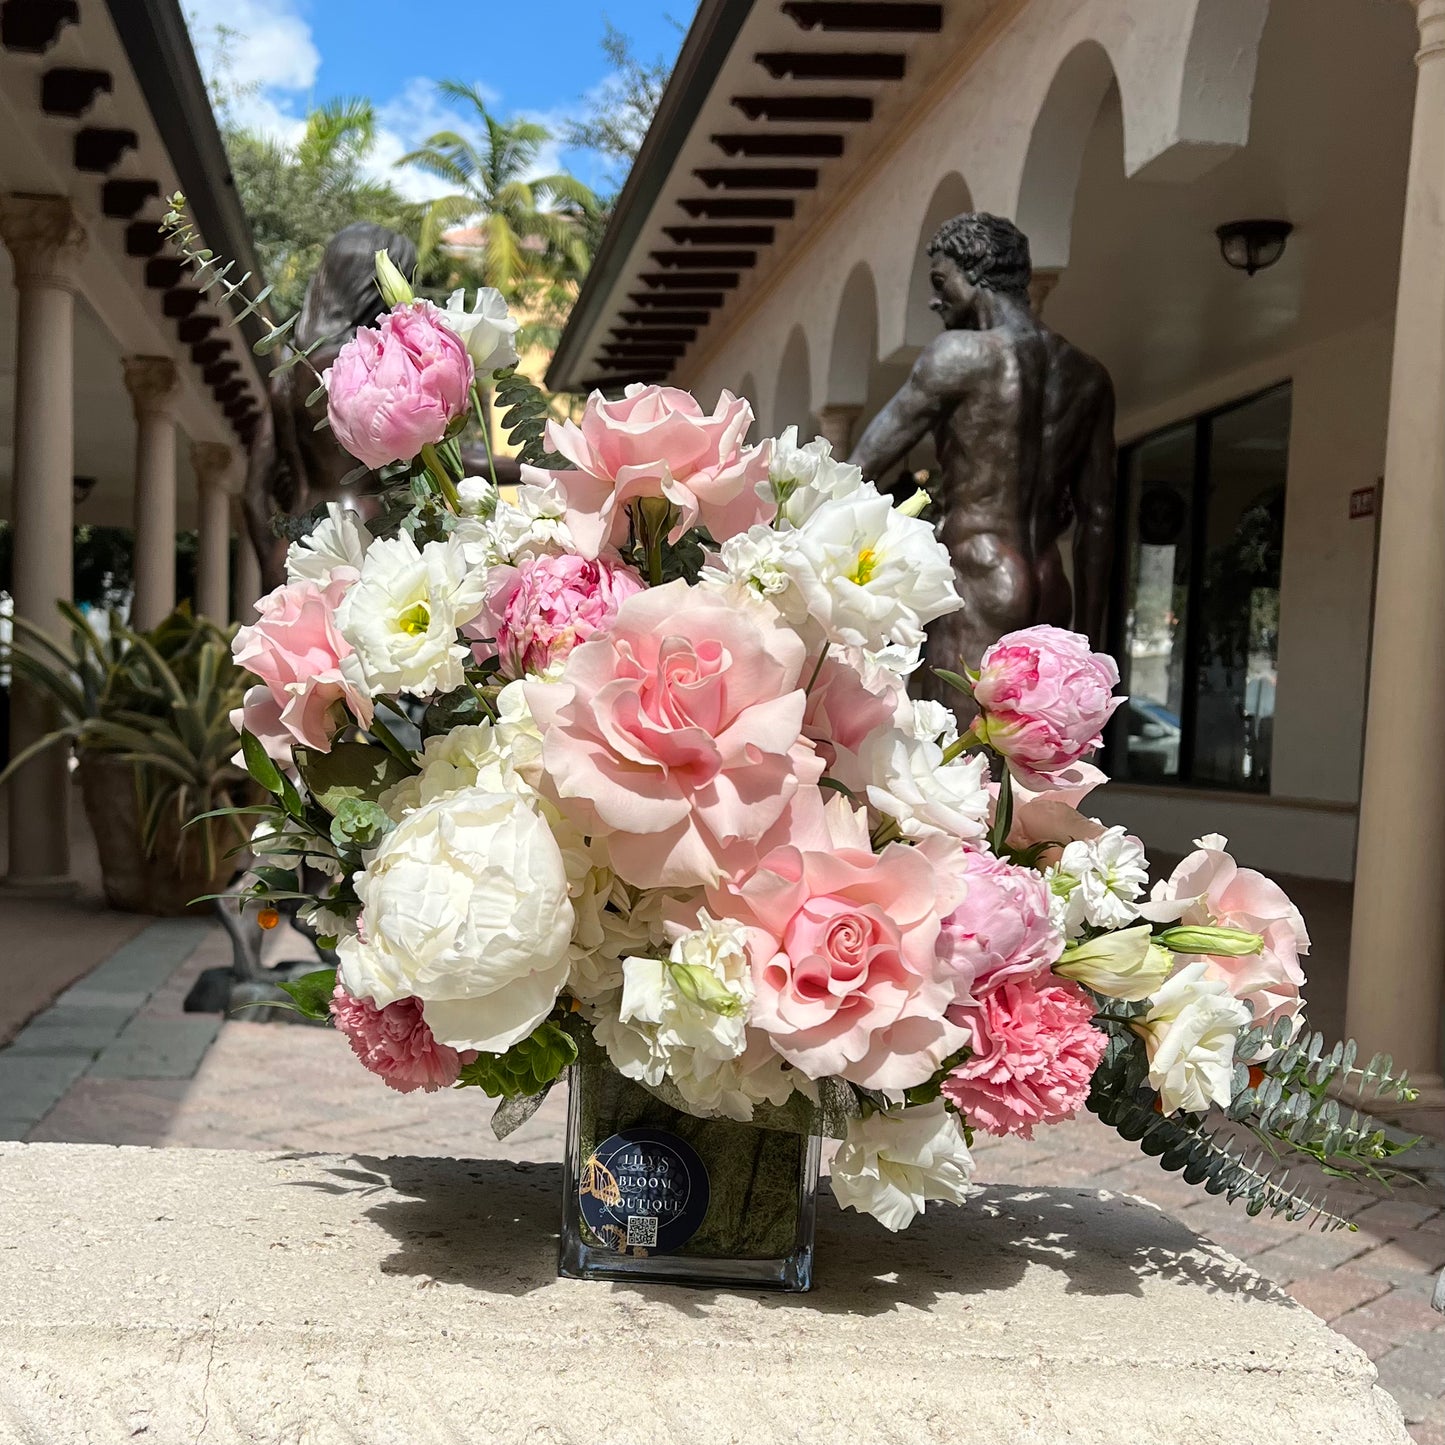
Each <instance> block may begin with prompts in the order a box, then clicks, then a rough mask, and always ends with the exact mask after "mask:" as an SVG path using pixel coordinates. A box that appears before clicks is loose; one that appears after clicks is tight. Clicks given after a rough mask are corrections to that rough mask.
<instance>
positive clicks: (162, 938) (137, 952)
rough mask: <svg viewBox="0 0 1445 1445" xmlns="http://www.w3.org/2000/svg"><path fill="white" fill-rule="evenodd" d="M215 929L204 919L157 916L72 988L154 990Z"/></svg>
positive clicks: (120, 990)
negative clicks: (158, 917) (157, 917)
mask: <svg viewBox="0 0 1445 1445" xmlns="http://www.w3.org/2000/svg"><path fill="white" fill-rule="evenodd" d="M214 929H215V924H213V923H212V922H211V921H210V920H209V919H206V918H160V919H157V920H156V921H155V922H154V923H152V924H150V925H149V926H148V927H147V928H146V929H145V930H144V931H143V932H141V933H139V934H137V935H136V936H135V937H134V938H132V939H131V940H130V941H129V942H128V943H123V944H122V945H121V946H120V947H119V948H118V949H116V951H115V952H114V953H112V954H111V955H110V957H109V958H107V959H106V961H105V962H104V963H103V964H101V966H100V967H99V968H97V969H96V970H95V971H94V973H92V974H91V975H90V976H89V977H88V978H87V979H86V980H84V982H83V983H80V984H77V985H75V987H76V988H84V987H86V986H90V987H94V988H98V989H113V990H116V991H118V992H122V993H124V992H128V991H132V990H140V989H143V990H144V991H145V992H146V993H148V994H150V993H154V992H155V991H156V990H157V989H158V988H160V987H162V986H163V985H164V984H165V983H166V981H167V980H168V979H169V978H170V976H171V975H172V974H173V973H174V972H175V971H176V969H177V968H179V967H180V965H181V964H182V963H184V962H185V960H186V959H187V958H189V957H190V955H191V954H192V953H194V952H195V950H196V949H197V947H199V945H200V944H201V942H202V941H203V940H204V939H205V938H206V936H207V935H208V934H209V933H211V932H212V931H213V930H214ZM64 997H65V995H64V994H62V995H61V998H62V999H64Z"/></svg>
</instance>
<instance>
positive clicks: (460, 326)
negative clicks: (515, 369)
mask: <svg viewBox="0 0 1445 1445" xmlns="http://www.w3.org/2000/svg"><path fill="white" fill-rule="evenodd" d="M441 319H442V320H443V321H445V322H446V324H447V325H448V326H450V327H451V329H452V330H453V331H455V332H456V334H457V335H458V336H460V337H461V339H462V341H463V343H464V344H465V345H466V348H467V352H468V354H469V355H470V356H471V358H472V365H473V366H474V367H476V371H477V379H478V381H482V380H485V379H486V378H487V377H489V376H490V375H491V374H492V372H494V371H501V370H502V369H503V368H504V367H507V366H515V365H516V364H517V344H516V341H515V337H516V335H517V332H518V330H519V329H520V328H521V325H522V323H521V322H520V321H517V320H515V319H514V318H513V316H512V314H511V312H510V311H508V310H507V303H506V302H505V301H504V300H503V299H502V293H501V292H500V291H498V290H497V289H496V288H495V287H494V286H480V287H478V288H477V296H476V300H475V301H474V302H473V303H472V309H471V310H470V311H468V310H467V293H466V292H465V291H464V290H460V289H459V290H456V291H453V292H452V294H451V295H450V296H448V297H447V304H446V307H445V309H444V310H443V311H442V313H441Z"/></svg>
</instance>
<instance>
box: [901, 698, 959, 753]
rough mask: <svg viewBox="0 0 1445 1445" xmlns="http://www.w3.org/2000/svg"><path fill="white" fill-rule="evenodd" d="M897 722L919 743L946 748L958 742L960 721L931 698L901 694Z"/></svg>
mask: <svg viewBox="0 0 1445 1445" xmlns="http://www.w3.org/2000/svg"><path fill="white" fill-rule="evenodd" d="M895 721H896V723H897V725H898V726H899V727H901V728H902V729H903V730H904V731H905V732H907V733H910V734H912V736H914V737H915V738H917V739H918V740H919V742H927V743H937V744H938V745H939V747H943V748H946V747H947V746H948V745H949V744H950V743H956V742H957V741H958V719H957V718H956V717H954V715H953V714H952V713H951V712H950V711H949V710H948V709H947V708H946V707H944V705H943V704H942V703H941V702H934V701H933V700H932V699H931V698H926V697H909V696H908V694H907V693H906V692H905V693H900V694H899V697H898V712H897V714H896V716H895Z"/></svg>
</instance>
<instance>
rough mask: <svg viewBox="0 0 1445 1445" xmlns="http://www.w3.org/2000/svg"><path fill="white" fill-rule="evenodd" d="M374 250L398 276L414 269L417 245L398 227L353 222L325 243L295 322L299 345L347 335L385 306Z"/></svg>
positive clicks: (344, 338)
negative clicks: (390, 262) (393, 266)
mask: <svg viewBox="0 0 1445 1445" xmlns="http://www.w3.org/2000/svg"><path fill="white" fill-rule="evenodd" d="M378 251H385V252H386V253H387V254H388V255H389V256H390V257H391V259H392V260H393V261H395V262H396V265H397V269H398V270H399V271H400V272H401V273H402V275H403V276H411V275H412V274H413V273H414V272H415V270H416V260H417V258H416V247H415V246H414V245H412V243H411V242H410V241H409V240H408V239H407V238H406V237H405V236H403V235H401V234H400V233H399V232H397V231H392V230H389V229H388V228H387V227H385V226H377V225H373V224H372V223H371V222H370V221H353V222H352V224H351V225H349V226H345V227H343V228H342V229H341V230H339V231H338V232H337V233H336V234H335V235H334V236H333V237H332V238H331V239H330V240H329V241H328V242H327V243H326V250H325V252H324V254H323V255H322V257H321V264H320V265H319V266H318V267H317V268H316V274H315V275H314V276H312V278H311V280H310V281H309V282H308V283H307V286H306V299H305V301H304V302H303V303H302V306H301V316H300V318H299V319H298V321H297V323H296V339H297V341H298V342H299V343H300V344H301V345H302V346H309V345H310V344H311V343H312V342H313V341H317V340H319V339H321V338H322V337H330V336H337V335H340V337H341V339H342V340H348V339H349V338H350V335H351V334H352V333H353V332H355V330H356V328H357V327H358V326H369V325H370V324H371V323H372V322H373V321H375V320H376V318H377V317H378V316H380V315H381V313H382V312H383V311H385V310H386V303H385V302H384V301H383V300H382V299H381V292H380V291H379V290H378V289H377V285H376V253H377V252H378Z"/></svg>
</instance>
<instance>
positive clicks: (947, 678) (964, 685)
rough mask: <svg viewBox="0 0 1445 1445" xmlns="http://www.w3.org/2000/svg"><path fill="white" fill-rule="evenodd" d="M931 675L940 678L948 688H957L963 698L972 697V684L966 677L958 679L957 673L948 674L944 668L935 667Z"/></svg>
mask: <svg viewBox="0 0 1445 1445" xmlns="http://www.w3.org/2000/svg"><path fill="white" fill-rule="evenodd" d="M933 674H934V676H935V677H941V678H942V679H943V680H944V682H946V683H947V684H948V685H949V687H954V688H957V689H958V690H959V692H961V693H963V695H964V696H965V697H972V696H973V684H972V683H971V682H970V681H969V680H968V679H967V678H966V677H960V676H959V674H958V673H956V672H950V671H949V670H948V669H947V668H946V667H935V668H934V669H933Z"/></svg>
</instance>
